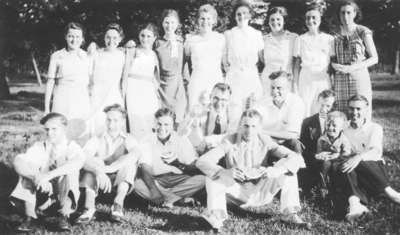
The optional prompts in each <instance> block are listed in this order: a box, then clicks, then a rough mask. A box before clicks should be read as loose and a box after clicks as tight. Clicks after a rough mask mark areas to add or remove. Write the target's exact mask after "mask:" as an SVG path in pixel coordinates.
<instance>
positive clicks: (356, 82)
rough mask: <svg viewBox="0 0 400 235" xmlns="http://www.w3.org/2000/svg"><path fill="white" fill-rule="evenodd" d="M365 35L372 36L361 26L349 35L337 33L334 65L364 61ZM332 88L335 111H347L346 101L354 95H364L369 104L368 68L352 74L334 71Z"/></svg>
mask: <svg viewBox="0 0 400 235" xmlns="http://www.w3.org/2000/svg"><path fill="white" fill-rule="evenodd" d="M366 35H372V31H371V30H370V29H368V28H367V27H365V26H362V25H357V27H356V30H354V32H353V33H352V34H351V35H342V34H340V33H337V34H336V35H335V44H334V47H335V54H336V61H335V63H339V64H344V65H351V64H354V63H357V62H361V61H363V60H365V59H366V58H367V52H366V48H365V44H364V40H365V37H366ZM333 87H334V91H335V93H336V109H337V110H339V111H342V112H345V111H347V101H348V99H349V98H350V97H352V96H353V95H355V94H359V95H364V96H365V97H366V98H367V99H368V100H369V101H370V104H371V101H372V87H371V79H370V75H369V72H368V68H363V69H359V70H357V71H355V72H352V73H342V72H339V71H336V72H335V76H334V84H333ZM370 107H371V105H370Z"/></svg>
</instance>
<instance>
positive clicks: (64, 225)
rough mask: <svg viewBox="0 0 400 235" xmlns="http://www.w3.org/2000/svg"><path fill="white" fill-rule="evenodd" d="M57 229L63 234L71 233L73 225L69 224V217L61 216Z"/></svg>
mask: <svg viewBox="0 0 400 235" xmlns="http://www.w3.org/2000/svg"><path fill="white" fill-rule="evenodd" d="M56 226H57V229H59V230H60V231H63V232H71V225H70V224H69V222H68V217H67V216H65V215H61V216H60V217H59V218H58V220H57V224H56Z"/></svg>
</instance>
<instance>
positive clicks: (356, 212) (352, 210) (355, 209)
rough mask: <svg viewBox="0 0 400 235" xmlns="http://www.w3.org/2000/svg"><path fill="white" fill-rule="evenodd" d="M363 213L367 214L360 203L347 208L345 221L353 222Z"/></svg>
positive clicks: (367, 211)
mask: <svg viewBox="0 0 400 235" xmlns="http://www.w3.org/2000/svg"><path fill="white" fill-rule="evenodd" d="M365 213H369V210H368V208H367V207H366V206H364V205H363V204H361V203H358V204H356V205H353V206H350V207H349V213H347V215H346V220H347V221H349V222H354V221H355V220H356V219H357V218H359V217H360V216H362V215H363V214H365Z"/></svg>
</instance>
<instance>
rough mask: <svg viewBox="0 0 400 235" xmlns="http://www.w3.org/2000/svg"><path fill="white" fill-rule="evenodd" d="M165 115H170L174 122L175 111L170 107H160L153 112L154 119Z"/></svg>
mask: <svg viewBox="0 0 400 235" xmlns="http://www.w3.org/2000/svg"><path fill="white" fill-rule="evenodd" d="M165 116H167V117H171V118H172V121H173V123H175V119H176V115H175V112H174V111H172V109H170V108H160V109H158V110H157V111H156V113H155V114H154V117H155V118H156V119H158V118H160V117H165Z"/></svg>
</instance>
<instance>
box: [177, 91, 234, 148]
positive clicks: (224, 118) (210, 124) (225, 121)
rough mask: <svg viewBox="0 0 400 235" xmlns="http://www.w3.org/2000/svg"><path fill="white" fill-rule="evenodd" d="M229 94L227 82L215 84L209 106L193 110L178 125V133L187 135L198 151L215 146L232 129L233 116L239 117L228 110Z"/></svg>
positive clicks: (230, 93) (230, 92)
mask: <svg viewBox="0 0 400 235" xmlns="http://www.w3.org/2000/svg"><path fill="white" fill-rule="evenodd" d="M231 96H232V91H231V88H230V87H229V85H228V84H226V83H217V84H215V86H214V88H213V89H212V91H211V96H210V101H211V105H210V108H209V109H208V110H203V111H199V112H193V113H192V115H190V116H189V118H187V119H186V120H185V122H184V123H182V125H181V126H180V128H179V129H180V130H179V131H178V132H179V134H180V135H183V136H187V137H188V139H189V140H190V142H191V143H192V144H193V146H194V147H195V148H196V151H197V152H198V153H200V154H201V153H204V152H206V151H207V150H209V149H211V148H213V147H215V146H216V145H218V144H219V143H220V142H221V140H222V138H223V137H224V136H225V135H226V134H227V132H229V131H232V126H234V125H235V118H236V119H238V118H239V117H234V116H233V115H232V113H231V112H230V109H229V108H230V107H229V105H230V100H231ZM239 115H240V114H239ZM236 124H237V122H236Z"/></svg>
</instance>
